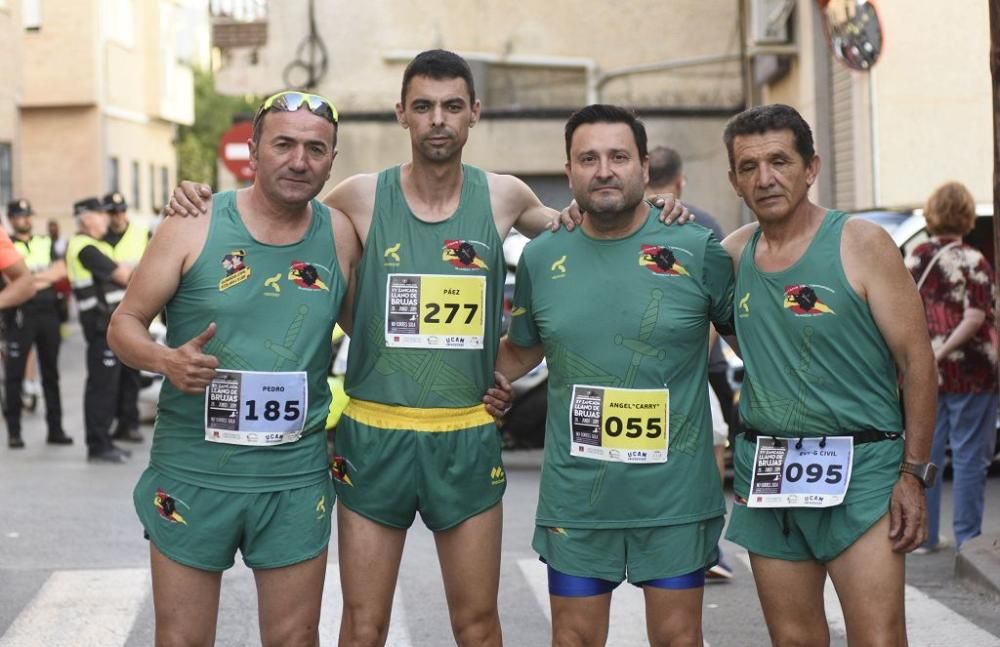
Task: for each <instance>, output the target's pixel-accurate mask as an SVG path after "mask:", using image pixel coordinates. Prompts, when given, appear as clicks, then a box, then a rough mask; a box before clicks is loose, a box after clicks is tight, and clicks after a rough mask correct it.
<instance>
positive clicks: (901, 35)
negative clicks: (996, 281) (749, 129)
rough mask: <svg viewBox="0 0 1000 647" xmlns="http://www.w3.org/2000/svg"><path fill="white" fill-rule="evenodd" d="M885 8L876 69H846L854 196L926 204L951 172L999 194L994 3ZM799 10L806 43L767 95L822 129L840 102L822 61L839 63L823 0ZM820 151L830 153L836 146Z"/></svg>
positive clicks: (974, 187) (928, 2)
mask: <svg viewBox="0 0 1000 647" xmlns="http://www.w3.org/2000/svg"><path fill="white" fill-rule="evenodd" d="M877 8H878V11H879V16H880V20H881V24H882V29H883V34H884V39H885V40H884V49H883V51H882V55H881V57H880V58H879V60H878V62H877V63H876V64H875V66H874V68H873V70H872V72H871V73H866V72H855V71H849V72H847V74H848V75H849V76H850V79H849V87H850V93H849V96H848V97H846V98H845V105H847V106H849V109H850V110H851V112H852V127H853V133H852V136H851V137H850V141H851V142H852V146H853V151H852V153H853V160H854V173H853V176H854V187H855V188H854V193H855V195H854V199H853V201H852V202H853V205H852V206H856V207H858V208H863V207H869V206H875V205H878V206H915V205H920V204H922V203H923V202H924V201H925V200H926V197H927V196H928V195H929V194H930V192H931V191H932V190H933V189H934V187H935V186H937V185H938V184H940V183H942V182H945V181H947V180H959V181H961V182H964V183H966V184H967V185H968V186H969V188H970V190H971V191H972V193H973V195H975V197H976V199H977V200H978V201H980V202H990V201H992V191H993V187H992V169H993V160H992V141H993V136H992V121H991V118H992V117H991V113H992V98H991V94H990V93H991V83H990V72H989V58H988V57H989V16H988V8H989V7H988V5H987V3H984V2H979V1H978V0H955V1H954V2H952V3H949V4H948V5H947V7H944V6H943V5H942V4H941V3H940V2H937V1H936V0H909V1H908V2H905V3H903V2H881V3H878V4H877ZM796 16H797V21H798V22H797V29H796V31H797V33H798V43H799V48H798V50H799V53H798V56H797V58H796V61H795V62H794V64H793V68H792V72H791V73H790V74H789V75H788V76H787V77H786V78H784V79H783V80H782V81H780V82H779V83H776V84H773V85H771V86H769V87H767V88H765V89H764V91H763V92H762V99H763V102H768V103H769V102H776V101H780V102H784V103H789V104H791V105H793V106H796V107H797V108H798V109H799V110H800V111H801V112H802V113H803V115H804V116H805V117H806V118H807V119H808V120H809V121H810V123H811V124H812V125H813V128H814V130H821V129H824V128H829V127H830V125H829V123H828V118H829V114H830V112H831V110H832V109H834V107H833V106H831V105H829V104H824V101H827V102H828V101H829V96H828V95H826V94H824V91H823V89H822V85H823V78H824V74H825V73H824V71H823V69H822V68H823V66H827V65H830V64H831V63H830V60H829V56H830V54H829V53H828V50H827V48H826V42H825V38H823V39H821V40H820V41H819V42H816V41H815V40H814V38H815V36H814V34H815V32H816V31H817V30H818V29H819V27H818V22H817V20H818V16H819V14H818V10H817V9H816V6H815V3H814V2H812V0H799V4H798V7H797V9H796ZM931 35H933V36H932V37H931ZM832 65H835V66H840V65H841V64H840V63H839V62H836V61H833V62H832ZM873 97H874V101H873ZM819 153H820V155H821V157H823V158H824V159H825V160H826V162H827V163H829V161H830V151H825V150H822V149H821V150H819Z"/></svg>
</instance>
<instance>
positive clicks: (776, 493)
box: [747, 436, 854, 508]
mask: <svg viewBox="0 0 1000 647" xmlns="http://www.w3.org/2000/svg"><path fill="white" fill-rule="evenodd" d="M821 443H822V444H821ZM853 455H854V439H853V438H851V437H850V436H830V437H827V438H826V440H825V442H824V441H823V439H821V438H803V439H801V441H800V440H798V439H796V438H768V437H766V436H760V437H758V438H757V451H756V452H755V454H754V461H753V478H752V480H751V481H750V496H749V497H747V506H748V507H751V508H829V507H831V506H835V505H839V504H841V503H843V501H844V496H845V495H846V494H847V486H848V485H849V484H850V482H851V465H852V463H853Z"/></svg>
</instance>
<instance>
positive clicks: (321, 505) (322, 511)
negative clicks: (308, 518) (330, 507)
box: [316, 495, 326, 520]
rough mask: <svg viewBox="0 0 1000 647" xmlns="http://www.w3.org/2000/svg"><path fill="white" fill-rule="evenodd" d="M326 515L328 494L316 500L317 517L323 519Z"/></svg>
mask: <svg viewBox="0 0 1000 647" xmlns="http://www.w3.org/2000/svg"><path fill="white" fill-rule="evenodd" d="M325 516H326V496H325V495H323V496H320V497H319V499H317V500H316V519H317V520H322V519H323V518H324V517H325Z"/></svg>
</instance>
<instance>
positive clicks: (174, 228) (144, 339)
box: [108, 209, 211, 384]
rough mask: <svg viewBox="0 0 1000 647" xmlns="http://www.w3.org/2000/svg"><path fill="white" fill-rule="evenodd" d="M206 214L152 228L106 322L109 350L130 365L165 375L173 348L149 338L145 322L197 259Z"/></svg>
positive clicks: (152, 315)
mask: <svg viewBox="0 0 1000 647" xmlns="http://www.w3.org/2000/svg"><path fill="white" fill-rule="evenodd" d="M209 213H211V209H209ZM210 220H211V217H210V216H209V217H202V218H168V219H166V220H164V221H163V222H162V223H161V224H160V226H159V227H157V228H156V233H155V234H154V235H153V238H152V239H151V240H150V241H149V245H148V246H147V247H146V251H145V253H144V254H143V256H142V260H141V261H140V262H139V265H138V267H136V269H135V273H134V276H133V277H132V281H131V283H130V285H129V288H128V290H126V292H125V298H124V299H122V301H121V303H120V304H118V307H117V308H116V309H115V312H114V314H113V315H112V317H111V324H110V326H109V327H108V342H109V344H110V345H111V348H112V350H114V351H115V354H116V355H118V357H119V358H121V360H122V361H123V362H125V363H126V364H128V365H129V366H132V367H134V368H140V369H145V370H150V371H155V372H157V373H163V374H164V375H168V377H169V374H168V372H169V371H170V370H171V369H170V367H169V366H168V363H169V354H170V353H171V352H172V349H169V348H167V347H166V346H163V345H161V344H157V343H156V342H154V341H153V340H152V338H150V336H149V324H150V323H151V322H152V321H153V318H154V317H156V315H158V314H159V313H160V312H161V311H162V310H163V308H164V307H165V306H166V304H167V302H168V301H170V299H171V297H173V296H174V294H175V293H176V292H177V288H178V286H179V285H180V280H181V277H182V276H183V275H184V273H185V272H186V271H187V270H188V269H190V267H191V265H193V264H194V262H195V261H196V260H197V258H198V255H199V254H200V253H201V250H202V248H203V247H204V246H205V241H206V239H207V236H208V224H209V221H210ZM172 381H173V380H172ZM175 384H176V382H175Z"/></svg>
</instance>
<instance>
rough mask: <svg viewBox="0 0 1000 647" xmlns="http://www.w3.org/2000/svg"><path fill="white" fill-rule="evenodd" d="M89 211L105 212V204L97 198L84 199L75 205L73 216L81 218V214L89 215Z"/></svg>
mask: <svg viewBox="0 0 1000 647" xmlns="http://www.w3.org/2000/svg"><path fill="white" fill-rule="evenodd" d="M88 211H96V212H98V213H101V212H103V211H104V203H103V202H101V201H100V200H98V199H97V198H96V197H92V198H84V199H83V200H78V201H77V202H75V203H73V215H74V216H79V215H81V214H84V213H87V212H88Z"/></svg>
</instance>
